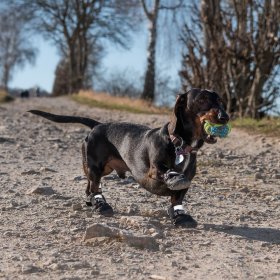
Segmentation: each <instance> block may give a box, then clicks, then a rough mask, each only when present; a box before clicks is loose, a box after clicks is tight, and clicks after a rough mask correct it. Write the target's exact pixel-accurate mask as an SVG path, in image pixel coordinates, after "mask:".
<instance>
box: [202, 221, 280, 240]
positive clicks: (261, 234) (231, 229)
mask: <svg viewBox="0 0 280 280" xmlns="http://www.w3.org/2000/svg"><path fill="white" fill-rule="evenodd" d="M204 229H205V230H213V231H216V232H224V233H226V234H228V235H235V236H240V237H243V238H246V239H249V240H256V241H263V242H267V243H272V244H280V229H276V228H262V227H248V226H246V227H242V226H232V225H215V224H204Z"/></svg>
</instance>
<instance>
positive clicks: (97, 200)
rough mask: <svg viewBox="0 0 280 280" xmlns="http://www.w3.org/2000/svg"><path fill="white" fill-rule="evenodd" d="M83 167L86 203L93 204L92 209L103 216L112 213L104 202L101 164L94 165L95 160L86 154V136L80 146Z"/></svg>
mask: <svg viewBox="0 0 280 280" xmlns="http://www.w3.org/2000/svg"><path fill="white" fill-rule="evenodd" d="M82 156H83V169H84V172H85V174H86V176H87V179H88V184H87V188H86V195H87V198H86V204H87V205H88V206H93V208H94V210H95V211H96V212H98V213H99V214H101V215H104V216H112V215H113V214H114V212H113V209H112V207H111V206H110V205H109V204H108V203H107V202H106V199H105V197H104V196H103V195H102V189H101V183H100V180H101V176H102V173H103V172H104V171H103V168H102V164H99V166H96V164H95V161H94V160H93V159H92V157H91V156H90V155H88V154H87V138H86V141H85V142H84V143H83V146H82Z"/></svg>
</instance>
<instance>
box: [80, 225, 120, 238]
mask: <svg viewBox="0 0 280 280" xmlns="http://www.w3.org/2000/svg"><path fill="white" fill-rule="evenodd" d="M119 235H120V230H119V229H117V228H113V227H109V226H107V225H103V224H93V225H92V226H90V227H88V228H87V229H86V232H85V235H84V241H86V240H88V239H90V238H95V237H118V236H119Z"/></svg>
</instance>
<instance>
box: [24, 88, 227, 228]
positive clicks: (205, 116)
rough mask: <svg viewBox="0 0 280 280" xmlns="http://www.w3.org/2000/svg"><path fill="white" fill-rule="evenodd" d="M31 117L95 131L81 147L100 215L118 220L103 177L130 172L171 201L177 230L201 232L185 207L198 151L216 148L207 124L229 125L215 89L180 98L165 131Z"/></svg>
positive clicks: (92, 199)
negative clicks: (106, 194) (113, 216)
mask: <svg viewBox="0 0 280 280" xmlns="http://www.w3.org/2000/svg"><path fill="white" fill-rule="evenodd" d="M29 112H30V113H33V114H35V115H39V116H41V117H44V118H46V119H48V120H51V121H54V122H59V123H80V124H83V125H86V126H88V127H89V128H91V129H92V130H91V132H90V133H89V135H88V136H87V137H86V138H85V140H84V142H83V144H82V158H83V169H84V172H85V175H86V177H87V179H88V184H87V188H86V195H87V205H90V206H93V207H94V209H95V211H97V212H98V213H100V214H101V215H105V216H111V215H113V209H112V207H111V206H110V204H109V203H108V202H107V201H106V199H105V197H104V195H103V194H102V190H101V187H100V180H101V178H102V177H103V176H106V175H108V174H110V173H111V172H112V171H114V170H115V171H116V172H117V174H118V176H119V177H120V178H125V173H126V172H127V171H129V172H131V174H132V176H133V177H134V179H135V180H136V181H137V182H138V183H139V184H140V185H141V186H142V187H143V188H145V189H146V190H148V191H149V192H151V193H153V194H156V195H160V196H169V197H170V198H171V206H170V207H169V208H168V211H167V212H168V214H169V216H170V218H171V221H172V223H173V224H174V225H175V226H185V227H196V225H197V222H196V220H195V219H194V218H193V217H192V216H191V215H189V214H187V213H186V212H185V210H184V208H183V206H182V203H183V199H184V197H185V195H186V193H187V191H188V189H189V186H190V184H191V180H192V179H193V178H194V176H195V173H196V158H197V151H198V150H199V149H200V148H201V147H202V146H203V144H204V143H205V142H206V143H209V144H214V143H216V141H217V140H216V138H215V137H214V136H212V135H207V134H206V132H205V131H204V129H203V124H204V122H205V121H206V120H207V121H210V122H212V123H215V124H226V123H227V122H228V121H229V116H228V114H227V113H226V110H225V105H224V102H223V100H222V99H221V98H220V96H219V95H218V94H217V93H216V92H214V91H210V90H205V89H198V88H193V89H191V90H189V91H188V92H185V93H183V94H180V95H178V96H177V99H176V103H175V106H174V109H173V113H172V116H171V120H170V122H168V123H166V124H165V125H163V126H162V127H160V128H155V129H151V128H149V127H147V126H143V125H138V124H132V123H118V122H110V123H100V122H98V121H95V120H92V119H90V118H83V117H77V116H63V115H54V114H50V113H47V112H43V111H38V110H31V111H29Z"/></svg>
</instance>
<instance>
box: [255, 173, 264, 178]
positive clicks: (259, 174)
mask: <svg viewBox="0 0 280 280" xmlns="http://www.w3.org/2000/svg"><path fill="white" fill-rule="evenodd" d="M262 178H263V177H262V174H261V173H260V172H256V173H255V180H259V179H262Z"/></svg>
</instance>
